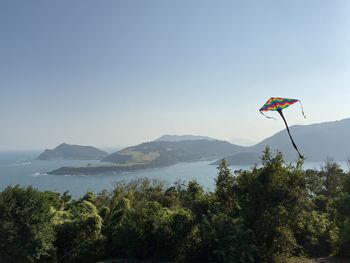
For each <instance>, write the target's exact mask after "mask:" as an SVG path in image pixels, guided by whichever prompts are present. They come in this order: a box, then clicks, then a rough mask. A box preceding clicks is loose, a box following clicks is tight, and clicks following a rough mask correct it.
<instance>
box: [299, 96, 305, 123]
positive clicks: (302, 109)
mask: <svg viewBox="0 0 350 263" xmlns="http://www.w3.org/2000/svg"><path fill="white" fill-rule="evenodd" d="M299 103H300V106H301V113H302V114H303V116H304V118H305V119H306V116H305V113H304V107H303V104H302V103H301V101H300V100H299Z"/></svg>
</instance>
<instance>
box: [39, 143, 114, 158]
mask: <svg viewBox="0 0 350 263" xmlns="http://www.w3.org/2000/svg"><path fill="white" fill-rule="evenodd" d="M107 155H108V154H107V153H106V152H104V151H101V150H99V149H97V148H95V147H92V146H81V145H71V144H66V143H62V144H60V145H58V146H57V147H56V148H55V149H53V150H48V149H47V150H45V151H44V152H43V153H42V154H40V155H39V157H38V158H37V159H38V160H64V159H65V160H101V159H103V158H105V157H106V156H107Z"/></svg>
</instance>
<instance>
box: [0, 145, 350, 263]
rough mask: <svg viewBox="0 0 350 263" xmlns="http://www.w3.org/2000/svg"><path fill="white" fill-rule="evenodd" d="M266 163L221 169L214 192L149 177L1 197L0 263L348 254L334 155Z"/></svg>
mask: <svg viewBox="0 0 350 263" xmlns="http://www.w3.org/2000/svg"><path fill="white" fill-rule="evenodd" d="M261 158H262V163H263V165H262V167H252V168H251V169H249V170H239V171H236V172H235V173H234V174H232V172H231V170H230V169H229V168H228V166H227V164H226V162H225V161H222V162H221V163H220V164H219V166H218V177H217V179H216V188H215V191H213V192H206V191H204V190H203V188H202V187H201V186H200V185H199V184H198V183H197V182H195V181H190V182H188V183H186V184H185V183H181V182H178V183H176V184H175V185H174V186H171V187H166V185H164V184H162V183H159V182H153V181H150V180H147V179H144V180H139V181H132V182H130V183H121V184H118V185H116V186H115V188H114V190H113V191H111V192H108V191H102V192H101V193H99V194H98V195H95V194H94V193H92V192H87V193H86V195H85V196H83V197H82V198H80V199H72V198H71V196H70V195H69V194H68V192H66V193H64V194H56V193H53V192H40V191H37V190H35V189H33V188H31V187H28V188H22V187H19V186H14V187H8V188H7V189H5V190H4V191H3V192H1V193H0V261H1V262H57V261H59V262H96V261H98V260H104V259H108V258H113V259H115V258H116V259H118V258H127V259H135V260H152V261H156V262H157V261H158V262H247V263H248V262H277V261H278V262H282V261H281V258H282V259H283V258H288V257H292V256H310V257H318V256H328V255H339V256H343V257H348V258H349V257H350V249H349V248H350V174H349V173H346V172H344V171H343V170H342V169H341V168H340V167H339V165H337V164H336V163H334V162H332V161H330V160H328V161H327V162H326V163H325V165H324V166H323V167H322V168H321V170H320V171H316V170H306V171H304V170H303V169H302V165H303V164H302V162H301V161H300V162H297V164H296V165H292V164H286V163H284V161H283V157H282V155H281V154H280V153H277V154H276V155H272V154H271V153H270V151H269V149H266V150H265V152H264V153H263V156H262V157H261Z"/></svg>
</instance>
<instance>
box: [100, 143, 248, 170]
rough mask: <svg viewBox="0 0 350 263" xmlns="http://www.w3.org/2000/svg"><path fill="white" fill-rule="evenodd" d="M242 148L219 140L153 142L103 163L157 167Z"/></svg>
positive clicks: (234, 152) (236, 151)
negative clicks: (154, 165)
mask: <svg viewBox="0 0 350 263" xmlns="http://www.w3.org/2000/svg"><path fill="white" fill-rule="evenodd" d="M244 149H245V148H244V147H242V146H238V145H234V144H231V143H229V142H226V141H219V140H214V141H210V140H194V141H186V140H185V141H176V142H170V141H153V142H147V143H142V144H139V145H136V146H132V147H127V148H125V149H123V150H121V151H118V152H116V153H113V154H111V155H109V156H107V157H106V158H104V159H103V161H106V162H113V163H117V164H145V163H153V164H154V163H155V162H157V163H158V165H159V166H164V165H170V164H175V163H177V162H188V161H197V160H201V159H215V158H222V157H224V156H228V155H233V154H236V153H239V152H241V151H244Z"/></svg>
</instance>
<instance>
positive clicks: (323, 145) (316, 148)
mask: <svg viewBox="0 0 350 263" xmlns="http://www.w3.org/2000/svg"><path fill="white" fill-rule="evenodd" d="M290 132H291V134H292V136H293V138H294V141H295V143H296V144H297V145H298V148H299V150H300V152H301V153H302V154H303V155H304V157H305V158H306V160H307V161H325V160H326V159H327V158H332V159H334V160H335V161H347V160H348V158H349V157H350V137H349V136H350V118H347V119H343V120H339V121H330V122H323V123H316V124H309V125H294V126H291V127H290ZM267 145H268V146H269V147H270V149H271V150H272V151H273V152H275V151H277V150H278V151H280V152H282V154H283V156H284V158H285V159H286V160H287V161H294V160H297V158H298V156H297V153H296V151H295V150H294V148H293V146H292V143H291V141H290V139H289V137H288V134H287V131H286V129H284V130H282V131H279V132H277V133H276V134H274V135H273V136H271V137H269V138H266V139H264V140H263V141H261V142H259V143H258V144H256V145H254V146H251V147H246V148H245V150H244V151H245V152H250V155H251V158H249V155H245V158H244V162H245V163H249V159H250V163H251V164H254V163H256V161H257V158H256V156H257V155H259V154H260V155H261V152H262V151H263V150H264V149H265V147H266V146H267ZM241 158H242V155H233V156H227V157H226V159H227V160H229V161H228V162H229V163H232V164H236V163H237V162H238V160H239V159H241Z"/></svg>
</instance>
